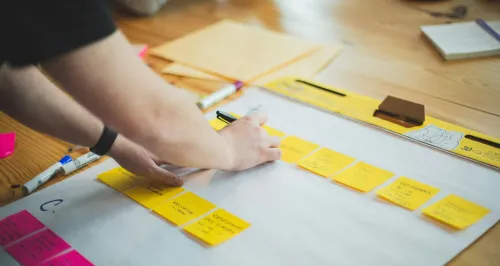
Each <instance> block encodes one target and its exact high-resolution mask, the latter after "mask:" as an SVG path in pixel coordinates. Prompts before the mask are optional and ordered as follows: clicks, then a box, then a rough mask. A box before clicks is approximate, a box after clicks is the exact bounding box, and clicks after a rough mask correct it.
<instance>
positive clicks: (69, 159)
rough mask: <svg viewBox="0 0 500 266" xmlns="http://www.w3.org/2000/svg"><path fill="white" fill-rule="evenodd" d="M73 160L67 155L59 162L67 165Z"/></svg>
mask: <svg viewBox="0 0 500 266" xmlns="http://www.w3.org/2000/svg"><path fill="white" fill-rule="evenodd" d="M72 160H73V159H72V158H71V156H69V155H66V156H64V157H62V158H61V160H59V162H60V163H61V164H62V165H65V164H67V163H69V162H71V161H72Z"/></svg>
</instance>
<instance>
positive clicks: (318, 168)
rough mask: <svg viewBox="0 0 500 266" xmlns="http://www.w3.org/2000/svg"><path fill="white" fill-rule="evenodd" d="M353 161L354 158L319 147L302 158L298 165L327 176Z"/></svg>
mask: <svg viewBox="0 0 500 266" xmlns="http://www.w3.org/2000/svg"><path fill="white" fill-rule="evenodd" d="M354 161H355V159H354V158H352V157H349V156H347V155H344V154H342V153H338V152H336V151H332V150H330V149H327V148H321V149H320V150H318V151H316V152H314V153H313V154H311V155H310V156H308V157H306V158H304V159H302V160H301V161H300V162H299V166H300V167H302V168H304V169H307V170H309V171H311V172H314V173H317V174H318V175H321V176H324V177H329V176H331V175H333V174H334V173H336V172H337V171H339V170H340V169H342V168H344V167H346V166H348V165H349V164H351V163H353V162H354Z"/></svg>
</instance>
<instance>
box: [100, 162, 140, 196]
mask: <svg viewBox="0 0 500 266" xmlns="http://www.w3.org/2000/svg"><path fill="white" fill-rule="evenodd" d="M97 178H98V179H99V180H101V181H102V182H103V183H105V184H106V185H108V186H110V187H112V188H113V189H115V190H117V191H120V192H122V191H124V190H126V189H129V188H131V187H133V186H135V185H137V184H139V183H141V182H143V181H144V178H143V177H140V176H136V175H134V174H132V173H130V172H129V171H127V170H125V169H124V168H122V167H118V168H114V169H111V170H109V171H107V172H104V173H101V174H99V175H98V176H97Z"/></svg>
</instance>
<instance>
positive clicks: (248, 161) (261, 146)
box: [219, 112, 281, 171]
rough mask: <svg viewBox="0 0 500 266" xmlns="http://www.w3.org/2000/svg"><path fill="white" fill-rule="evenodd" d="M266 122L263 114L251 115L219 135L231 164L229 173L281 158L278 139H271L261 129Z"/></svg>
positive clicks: (232, 124)
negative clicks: (225, 146) (222, 139)
mask: <svg viewBox="0 0 500 266" xmlns="http://www.w3.org/2000/svg"><path fill="white" fill-rule="evenodd" d="M266 122H267V115H265V114H264V113H259V112H257V113H252V114H250V115H247V116H244V117H242V118H240V119H238V120H236V121H234V122H233V123H231V124H230V125H228V126H226V127H225V128H223V129H222V130H221V131H219V133H220V134H221V136H222V137H223V138H224V139H225V144H226V145H227V148H228V150H229V155H230V158H231V160H232V161H231V162H230V164H229V166H228V169H224V170H229V171H241V170H246V169H248V168H251V167H254V166H256V165H259V164H261V163H264V162H268V161H275V160H279V159H280V158H281V150H280V149H279V145H280V139H279V138H277V137H272V136H269V134H267V132H266V131H265V130H264V129H263V128H262V127H261V126H262V125H264V124H265V123H266Z"/></svg>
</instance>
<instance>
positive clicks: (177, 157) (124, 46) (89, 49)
mask: <svg viewBox="0 0 500 266" xmlns="http://www.w3.org/2000/svg"><path fill="white" fill-rule="evenodd" d="M44 67H45V69H47V70H48V72H49V73H50V74H51V76H53V77H54V78H55V79H56V80H57V81H58V82H60V83H61V84H62V85H63V87H64V89H65V90H67V91H68V92H69V93H70V94H72V95H73V96H74V97H75V99H76V100H77V101H79V102H80V103H81V104H82V105H83V106H85V107H86V108H87V109H89V110H90V111H92V112H93V113H94V114H95V115H96V116H98V117H100V118H101V119H102V120H103V122H105V123H106V124H107V125H109V126H111V127H112V128H115V129H116V130H117V131H118V132H120V133H122V134H124V135H125V136H126V137H128V138H130V139H131V140H133V141H135V142H137V143H139V144H141V145H143V146H144V147H145V148H147V149H148V150H150V151H151V152H153V153H154V154H156V155H157V156H158V157H159V158H161V159H163V160H166V161H169V162H172V163H174V164H176V165H180V166H190V167H200V168H216V169H224V170H233V168H234V167H233V166H234V165H235V164H238V163H233V162H232V160H233V159H236V160H238V158H239V154H238V153H240V152H245V151H235V150H234V147H230V146H228V143H227V141H226V140H225V138H223V137H221V135H220V134H218V133H217V132H216V131H214V130H213V129H212V128H211V127H210V126H209V124H208V123H207V121H206V120H205V118H204V117H203V115H202V112H201V111H200V110H199V109H198V108H197V107H196V105H194V104H193V103H192V102H190V101H189V100H188V99H186V97H185V96H184V94H182V93H180V91H179V90H178V89H177V88H174V87H172V86H171V85H169V84H167V83H166V82H165V81H164V80H163V79H162V78H161V77H159V76H158V75H156V74H155V73H154V72H153V71H152V70H150V69H149V68H148V67H147V66H146V65H145V64H144V62H142V61H141V60H140V59H139V58H138V57H137V56H136V55H134V53H133V52H132V48H131V45H130V44H129V43H128V42H127V41H126V39H125V38H124V37H123V36H122V35H121V33H120V32H118V31H117V32H115V33H113V34H112V35H110V36H109V37H106V38H105V39H103V40H100V41H98V42H95V43H93V44H90V45H88V46H85V47H83V48H81V49H77V50H76V51H73V52H71V53H68V54H65V55H63V56H60V57H58V58H55V59H52V60H49V61H47V62H46V63H45V64H44ZM241 141H245V140H241Z"/></svg>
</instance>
